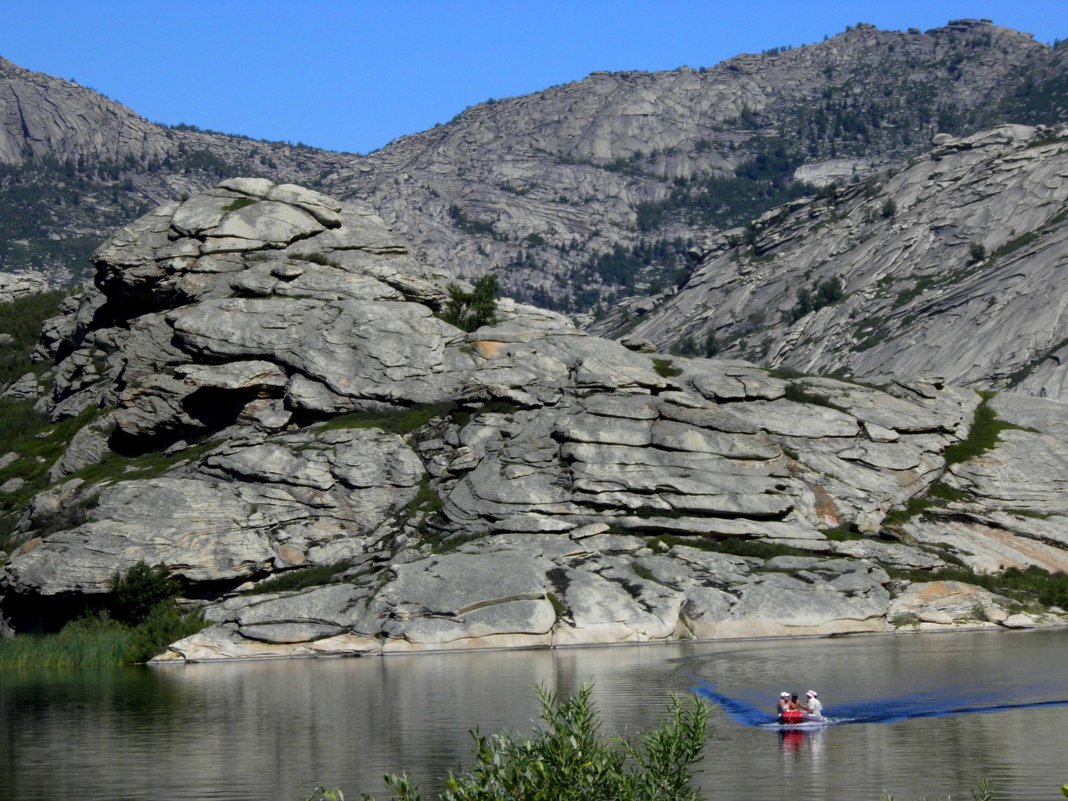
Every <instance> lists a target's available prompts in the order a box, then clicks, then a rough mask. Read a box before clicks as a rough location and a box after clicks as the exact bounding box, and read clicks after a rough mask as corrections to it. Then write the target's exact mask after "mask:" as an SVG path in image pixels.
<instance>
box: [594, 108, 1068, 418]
mask: <svg viewBox="0 0 1068 801" xmlns="http://www.w3.org/2000/svg"><path fill="white" fill-rule="evenodd" d="M1066 204H1068V128H1057V129H1036V128H1029V127H1025V126H1007V127H1003V128H997V129H994V130H990V131H986V132H983V133H980V134H976V135H975V136H972V137H969V138H966V139H953V138H952V137H946V138H945V140H944V141H942V143H941V144H940V145H939V146H938V147H936V148H935V149H934V150H933V151H931V152H930V153H929V154H928V155H926V156H924V157H922V158H919V159H916V160H914V161H913V162H912V163H911V164H910V165H908V166H907V167H905V168H904V169H902V170H900V171H898V172H896V173H894V174H891V175H889V176H887V177H885V178H883V179H882V180H881V182H874V181H869V182H867V183H865V184H856V185H854V186H852V187H850V188H847V189H845V190H841V191H839V192H838V193H836V194H835V195H834V197H825V198H820V199H816V198H812V199H810V200H807V201H799V202H797V203H796V204H794V205H793V206H790V207H784V208H782V209H780V210H778V211H776V212H770V213H769V214H767V215H765V216H764V217H763V218H761V219H760V220H758V222H757V225H756V227H755V228H754V229H753V230H752V231H751V232H749V233H748V234H744V233H743V232H741V231H739V232H734V233H733V234H731V233H728V234H727V235H724V236H723V237H721V239H720V240H719V241H718V242H717V243H715V245H714V247H713V249H712V252H711V253H710V254H709V255H708V256H707V257H706V258H705V260H704V261H703V262H702V264H701V266H700V267H699V269H698V270H697V271H696V272H695V273H694V275H693V277H692V278H691V279H690V281H689V283H688V284H687V285H686V286H685V287H683V288H682V289H681V290H680V291H679V292H678V294H675V295H673V296H670V297H665V298H663V302H662V303H660V305H658V306H656V308H655V309H652V310H649V311H647V312H645V313H642V314H637V313H636V312H635V311H633V310H630V311H627V310H624V311H621V312H619V313H618V314H616V315H615V316H614V317H611V318H609V319H608V320H606V321H603V322H602V323H599V324H597V325H595V326H594V327H593V329H592V330H595V331H599V332H602V333H606V332H607V333H611V332H612V331H613V330H614V331H619V332H623V331H625V332H626V333H627V335H628V336H637V337H644V338H646V339H649V340H652V341H653V342H655V343H656V344H657V345H659V346H660V347H662V348H665V349H666V348H668V347H676V348H677V347H678V346H680V345H681V344H682V343H684V342H688V343H692V344H693V345H695V346H696V347H697V348H701V347H703V346H704V344H705V343H706V342H707V341H708V340H709V337H710V336H711V337H713V339H714V341H715V342H717V343H718V346H719V347H720V349H721V350H722V353H723V354H724V355H727V356H742V355H744V356H748V357H750V358H754V359H756V360H759V361H763V362H765V363H767V364H769V365H774V366H786V367H790V368H793V369H797V370H803V371H806V372H825V373H831V372H835V373H836V374H842V373H844V374H852V375H856V376H862V377H865V378H870V379H873V380H881V379H882V378H884V377H887V376H894V375H908V374H924V375H932V374H935V375H941V376H943V377H944V378H945V379H946V380H947V381H948V382H951V383H957V384H962V385H971V386H976V387H985V388H995V389H1005V388H1012V387H1017V388H1019V389H1020V390H1022V391H1025V392H1028V393H1030V394H1034V395H1040V396H1044V397H1053V398H1063V397H1066V396H1065V380H1066V376H1068V373H1066V371H1065V366H1064V364H1063V362H1064V356H1065V353H1064V349H1065V341H1066V340H1068V315H1066V314H1065V303H1064V290H1063V285H1064V282H1063V281H1062V280H1061V279H1060V272H1059V271H1060V269H1061V267H1062V266H1063V264H1064V262H1065V259H1066V257H1068V213H1066ZM743 239H748V240H750V241H749V242H743V241H742V240H743ZM835 283H836V284H837V291H835V287H834V286H833V285H834V284H835ZM802 294H804V295H805V298H803V297H802ZM806 301H807V302H806Z"/></svg>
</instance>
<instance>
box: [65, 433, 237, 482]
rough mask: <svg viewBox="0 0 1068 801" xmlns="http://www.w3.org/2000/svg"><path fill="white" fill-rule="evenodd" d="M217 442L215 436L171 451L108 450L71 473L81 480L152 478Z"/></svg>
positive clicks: (196, 455)
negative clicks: (133, 452)
mask: <svg viewBox="0 0 1068 801" xmlns="http://www.w3.org/2000/svg"><path fill="white" fill-rule="evenodd" d="M218 444H219V441H218V440H207V441H205V442H201V443H198V444H196V445H191V446H190V447H188V448H185V449H184V450H181V451H177V452H175V453H172V454H164V453H145V454H142V455H140V456H123V455H121V454H118V453H109V454H108V455H107V456H105V457H104V458H103V459H101V460H100V461H99V462H97V463H95V464H91V465H87V466H86V467H83V468H82V469H81V470H79V471H78V472H77V473H75V474H74V477H75V478H80V479H82V480H84V481H85V482H86V483H87V484H98V483H100V482H102V481H110V482H116V481H131V480H134V479H145V478H155V477H156V476H160V475H163V474H164V473H166V472H167V471H168V470H170V469H171V468H173V467H175V466H177V465H179V464H182V463H183V462H187V461H191V460H194V459H199V458H200V457H201V456H203V455H204V454H206V453H208V452H209V451H211V450H212V449H213V448H215V447H217V446H218Z"/></svg>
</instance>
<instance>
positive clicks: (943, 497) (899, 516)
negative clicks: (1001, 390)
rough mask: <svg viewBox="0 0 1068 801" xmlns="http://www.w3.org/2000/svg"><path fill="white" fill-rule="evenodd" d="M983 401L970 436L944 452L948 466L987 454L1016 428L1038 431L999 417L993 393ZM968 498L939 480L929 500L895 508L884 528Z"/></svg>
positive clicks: (934, 485) (984, 393)
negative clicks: (941, 505)
mask: <svg viewBox="0 0 1068 801" xmlns="http://www.w3.org/2000/svg"><path fill="white" fill-rule="evenodd" d="M979 394H980V395H981V396H982V401H981V402H980V403H979V405H978V406H976V408H975V413H974V415H973V417H972V424H971V426H970V428H969V429H968V436H967V437H965V438H964V439H962V440H961V441H960V442H955V443H953V444H952V445H950V446H949V447H948V448H946V449H945V451H944V452H943V453H942V456H943V458H944V459H945V460H946V467H947V468H949V467H950V466H951V465H954V464H962V463H964V462H968V461H971V460H972V459H975V458H977V457H979V456H982V455H983V454H984V453H986V452H988V451H990V450H993V448H994V447H996V446H997V443H998V437H999V435H1000V434H1001V432H1002V431H1007V430H1010V429H1016V430H1019V431H1034V429H1029V428H1023V427H1022V426H1018V425H1014V424H1012V423H1009V422H1006V421H1005V420H1001V419H999V418H998V416H997V414H996V413H995V412H994V409H993V408H992V407H991V406H990V401H991V399H993V397H994V393H993V392H980V393H979ZM967 497H968V493H967V492H965V491H964V490H960V489H957V488H956V487H951V486H950V485H948V484H946V483H945V482H944V481H935V482H934V483H932V484H931V486H930V487H928V489H927V492H926V495H925V497H922V498H909V500H908V503H906V505H905V507H904V508H903V509H893V510H891V511H890V512H888V513H887V515H886V517H885V518H883V525H885V526H890V527H895V526H900V525H902V524H904V523H906V522H907V521H908V520H910V519H911V518H913V517H916V516H917V515H920V514H923V513H924V512H925V511H927V510H928V509H930V508H931V507H933V506H936V505H939V504H941V503H945V502H954V501H963V500H965V499H966V498H967Z"/></svg>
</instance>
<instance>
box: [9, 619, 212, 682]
mask: <svg viewBox="0 0 1068 801" xmlns="http://www.w3.org/2000/svg"><path fill="white" fill-rule="evenodd" d="M204 626H205V623H204V619H203V618H202V617H201V616H200V615H183V614H181V613H180V612H179V611H178V610H177V609H176V608H175V607H174V606H173V605H172V604H161V605H160V606H158V607H157V608H156V609H154V610H153V611H152V613H151V614H150V615H149V616H148V618H147V619H146V620H145V621H144V622H142V623H140V624H138V625H136V626H130V625H126V624H124V623H120V622H119V621H117V620H114V619H112V618H110V617H108V616H106V615H95V616H87V617H83V618H79V619H78V620H74V621H72V622H70V623H68V624H67V625H66V626H64V627H63V628H62V629H61V630H60V631H58V632H56V633H55V634H19V635H17V636H15V637H9V638H6V639H0V668H43V667H88V666H90V665H133V664H138V663H141V662H147V661H148V660H149V659H151V658H152V657H153V656H156V655H157V654H160V653H162V652H163V650H164V649H165V648H166V646H167V645H168V644H170V643H172V642H175V641H177V640H180V639H182V638H183V637H188V636H190V635H191V634H195V633H196V632H198V631H200V630H201V629H202V628H204Z"/></svg>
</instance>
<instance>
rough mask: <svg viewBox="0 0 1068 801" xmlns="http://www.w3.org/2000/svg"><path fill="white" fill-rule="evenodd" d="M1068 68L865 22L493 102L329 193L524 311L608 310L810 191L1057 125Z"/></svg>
mask: <svg viewBox="0 0 1068 801" xmlns="http://www.w3.org/2000/svg"><path fill="white" fill-rule="evenodd" d="M1066 53H1068V48H1061V49H1059V50H1056V51H1055V50H1054V49H1052V48H1050V47H1047V46H1045V45H1042V44H1039V43H1036V42H1035V41H1033V40H1032V38H1031V37H1030V36H1029V35H1026V34H1021V33H1017V32H1015V31H1011V30H1008V29H1005V28H1001V27H998V26H995V25H992V24H989V23H987V22H982V21H958V22H954V23H951V24H949V25H947V26H946V27H943V28H938V29H935V30H932V31H928V32H926V33H921V32H919V31H915V30H913V31H907V32H893V31H879V30H876V29H875V28H873V27H871V26H867V25H859V26H857V27H855V28H853V29H851V30H848V31H846V32H845V33H842V34H841V35H839V36H835V37H833V38H831V39H829V40H827V41H825V42H822V43H819V44H815V45H811V46H808V47H801V48H797V49H792V50H790V49H786V50H779V49H776V50H773V51H769V52H767V53H764V54H758V55H744V56H739V57H737V58H733V59H730V60H729V61H726V62H724V63H722V64H719V65H718V66H715V67H712V68H709V69H703V68H702V69H689V68H683V69H679V70H674V71H670V72H660V73H642V72H629V73H595V74H593V75H591V76H590V77H589V78H587V79H585V80H583V81H579V82H577V83H572V84H568V85H565V86H558V87H553V88H551V89H547V90H545V91H543V92H539V93H536V94H533V95H528V96H525V97H517V98H510V99H507V100H497V101H495V102H487V103H483V104H480V105H478V106H475V107H473V108H470V109H468V110H467V111H465V112H464V113H463V114H461V115H459V116H458V117H457V118H456V119H455V120H453V121H452V122H451V123H449V124H448V125H442V126H438V127H436V128H434V129H432V130H430V131H427V132H425V133H422V134H419V135H416V136H411V137H405V138H403V139H400V140H398V141H397V142H395V143H393V144H392V145H390V146H388V147H386V148H384V149H383V150H382V151H380V152H377V153H374V154H372V155H371V156H370V157H369V158H368V159H367V161H366V163H361V164H359V165H356V166H354V167H353V168H352V169H351V170H350V171H347V172H340V173H337V174H333V175H330V176H329V177H328V178H327V179H326V182H325V183H326V185H327V189H328V190H329V191H330V192H332V193H333V194H340V195H342V196H345V197H359V198H362V199H365V200H367V201H369V202H370V203H371V204H372V205H374V207H375V208H376V209H377V210H378V211H379V213H380V214H382V215H383V216H384V217H385V218H386V220H387V221H388V222H391V223H393V224H394V225H395V226H396V228H397V229H398V230H399V231H401V232H403V235H404V236H406V237H407V238H408V239H409V241H412V242H413V243H414V244H415V246H416V247H417V249H418V250H420V251H421V252H423V253H424V254H427V257H428V258H430V259H432V260H436V261H438V262H439V263H442V264H447V265H449V267H450V268H451V269H454V270H456V271H457V272H459V273H461V274H465V275H474V274H478V273H480V272H482V271H484V270H486V269H496V270H498V271H500V272H501V273H502V274H503V282H504V284H505V285H506V286H507V287H509V291H511V292H513V293H515V294H517V295H519V296H520V297H523V298H525V299H528V300H532V301H534V302H537V303H540V304H543V305H551V306H555V307H557V308H563V309H565V310H575V309H593V308H596V306H597V301H598V300H600V301H601V302H602V304H603V305H604V306H605V307H607V306H608V305H610V301H613V300H614V299H616V298H618V297H620V296H623V295H628V294H651V293H654V292H656V291H658V290H660V289H664V288H667V287H671V286H673V285H675V284H676V282H679V281H684V280H685V278H686V277H687V274H688V271H689V270H690V267H691V263H690V262H689V260H688V259H687V258H686V256H685V252H686V250H687V249H688V248H689V247H690V246H691V244H693V243H695V242H696V243H699V242H700V241H702V240H703V239H704V238H705V237H706V236H707V234H708V233H710V232H714V231H715V230H717V229H725V228H731V227H734V226H738V225H743V224H744V223H745V222H747V221H748V220H750V219H752V218H754V217H756V216H758V215H759V214H761V213H762V212H764V211H765V210H767V209H769V208H772V207H773V206H776V205H778V204H780V203H783V202H786V201H788V200H790V199H791V198H795V197H799V196H802V195H804V194H807V193H808V192H810V187H806V186H803V185H801V183H800V182H798V181H795V180H794V179H795V177H796V178H802V179H804V180H805V181H810V182H813V183H816V184H823V183H826V182H829V181H831V180H833V179H839V180H841V181H843V182H849V181H850V180H851V179H853V178H854V177H855V176H859V177H863V176H865V175H867V174H870V173H872V172H874V171H877V170H878V169H881V168H885V167H887V166H889V165H891V164H893V163H896V162H898V161H900V160H901V159H902V158H907V157H909V156H911V155H913V154H916V153H919V152H922V151H923V150H926V149H927V148H928V147H929V146H930V140H931V137H932V136H933V135H934V134H935V133H937V132H949V133H953V134H967V133H971V132H973V131H975V130H978V129H980V128H982V127H987V126H989V125H992V124H995V123H998V122H1004V121H1013V120H1014V119H1016V118H1017V117H1020V118H1025V119H1026V121H1028V122H1032V123H1035V122H1045V123H1051V122H1054V121H1056V120H1057V119H1060V118H1061V114H1062V111H1061V109H1062V108H1063V107H1064V105H1065V103H1064V102H1063V98H1064V91H1063V87H1064V81H1065V77H1066V76H1068V70H1065V54H1066ZM1053 97H1058V98H1060V100H1058V102H1057V103H1052V102H1050V99H1051V98H1053ZM1010 112H1011V113H1010Z"/></svg>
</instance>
